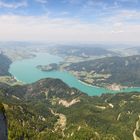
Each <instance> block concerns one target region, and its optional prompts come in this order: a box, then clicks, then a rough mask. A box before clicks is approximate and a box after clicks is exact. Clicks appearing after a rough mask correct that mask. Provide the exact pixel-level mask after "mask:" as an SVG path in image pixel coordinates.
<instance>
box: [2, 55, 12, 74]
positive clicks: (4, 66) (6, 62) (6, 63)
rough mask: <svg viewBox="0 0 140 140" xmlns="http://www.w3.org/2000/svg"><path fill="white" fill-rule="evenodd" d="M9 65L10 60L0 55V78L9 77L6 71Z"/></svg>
mask: <svg viewBox="0 0 140 140" xmlns="http://www.w3.org/2000/svg"><path fill="white" fill-rule="evenodd" d="M11 63H12V62H11V60H10V59H9V58H8V57H7V56H5V55H4V54H3V53H0V76H5V75H10V73H9V72H8V70H9V65H10V64H11Z"/></svg>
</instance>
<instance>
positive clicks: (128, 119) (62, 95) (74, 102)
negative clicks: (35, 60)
mask: <svg viewBox="0 0 140 140" xmlns="http://www.w3.org/2000/svg"><path fill="white" fill-rule="evenodd" d="M0 102H2V103H3V104H4V107H5V110H6V116H7V120H8V130H9V131H8V134H9V140H16V139H26V140H46V139H49V140H77V139H80V140H85V139H87V140H91V139H93V140H112V139H114V140H133V138H134V136H140V130H139V127H136V122H137V121H139V113H140V110H139V106H140V96H139V93H135V92H133V93H125V94H123V93H119V94H116V95H113V94H105V95H102V96H100V97H99V96H95V97H90V96H88V95H86V94H84V93H81V92H80V91H78V90H76V89H73V88H70V87H68V86H67V85H66V84H65V83H63V82H62V81H61V80H58V79H43V80H40V81H38V82H36V83H33V84H30V85H24V86H12V87H11V86H8V85H6V84H2V83H1V84H0Z"/></svg>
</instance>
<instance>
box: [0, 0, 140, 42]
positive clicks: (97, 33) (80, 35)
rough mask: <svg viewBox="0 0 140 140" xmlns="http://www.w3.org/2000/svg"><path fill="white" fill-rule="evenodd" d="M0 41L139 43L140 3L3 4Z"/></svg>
mask: <svg viewBox="0 0 140 140" xmlns="http://www.w3.org/2000/svg"><path fill="white" fill-rule="evenodd" d="M0 30H1V32H0V38H1V40H38V41H86V42H88V41H90V42H95V41H96V42H100V41H107V42H109V41H111V42H112V41H114V42H128V41H132V42H140V41H139V38H138V36H140V0H0Z"/></svg>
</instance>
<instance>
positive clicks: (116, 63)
mask: <svg viewBox="0 0 140 140" xmlns="http://www.w3.org/2000/svg"><path fill="white" fill-rule="evenodd" d="M66 70H68V71H74V72H79V73H80V72H81V75H80V74H79V75H80V78H81V79H86V78H87V79H88V78H89V79H91V80H92V81H93V83H92V84H93V85H94V84H96V85H97V84H98V85H102V84H104V83H105V84H112V83H117V84H121V85H125V86H136V87H138V86H140V55H136V56H128V57H106V58H102V59H97V60H90V61H84V62H79V63H73V64H71V65H69V66H67V67H66ZM84 72H85V73H86V72H87V76H88V77H86V75H85V76H84Z"/></svg>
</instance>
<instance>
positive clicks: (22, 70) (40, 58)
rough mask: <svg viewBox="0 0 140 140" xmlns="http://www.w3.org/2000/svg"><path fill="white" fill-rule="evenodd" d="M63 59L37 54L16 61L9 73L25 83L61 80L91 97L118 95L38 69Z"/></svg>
mask: <svg viewBox="0 0 140 140" xmlns="http://www.w3.org/2000/svg"><path fill="white" fill-rule="evenodd" d="M62 61H63V59H62V58H61V57H59V56H56V55H50V54H48V53H37V54H36V57H34V58H30V59H23V60H19V61H15V62H13V63H12V64H11V66H10V69H9V72H10V73H11V74H12V75H13V76H14V77H16V79H17V80H20V81H22V82H24V83H27V84H29V83H33V82H35V81H37V80H40V79H42V78H59V79H61V80H62V81H64V82H65V83H66V84H68V85H69V86H70V87H74V88H77V89H79V90H81V91H83V92H85V93H87V94H88V95H90V96H93V95H100V94H102V93H116V91H111V90H108V89H105V88H99V87H94V86H89V85H86V84H84V83H82V82H80V81H79V80H78V79H77V78H76V77H74V76H73V75H72V74H70V73H68V72H65V71H64V72H62V71H51V72H43V71H41V70H39V69H37V68H36V66H37V65H48V64H50V63H59V62H62ZM131 91H140V88H128V89H125V90H122V91H120V92H131Z"/></svg>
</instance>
